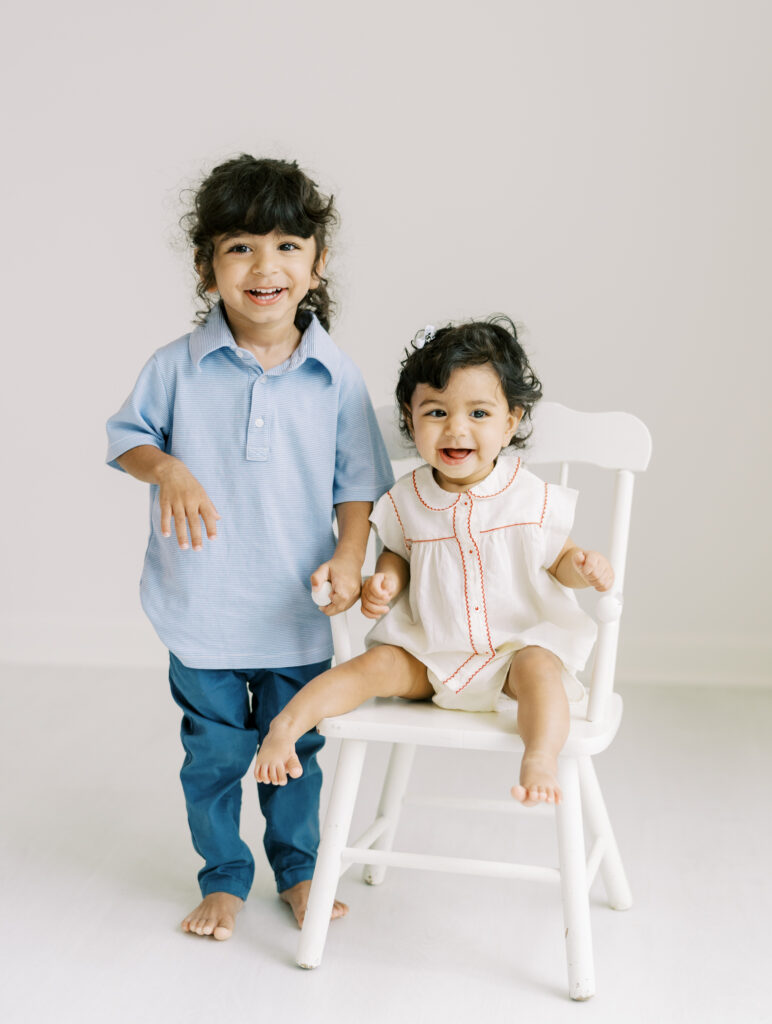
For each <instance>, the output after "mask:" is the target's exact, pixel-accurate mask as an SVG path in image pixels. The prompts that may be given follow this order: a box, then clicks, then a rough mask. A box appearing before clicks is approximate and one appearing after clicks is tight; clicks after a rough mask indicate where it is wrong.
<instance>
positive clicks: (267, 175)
mask: <svg viewBox="0 0 772 1024" xmlns="http://www.w3.org/2000/svg"><path fill="white" fill-rule="evenodd" d="M244 171H245V173H243V174H241V175H239V176H238V180H237V181H235V182H232V183H231V187H230V189H228V190H227V192H225V191H224V192H223V193H222V194H221V195H219V196H217V197H216V199H215V201H214V202H210V203H209V204H208V205H209V209H208V210H207V211H206V212H207V217H206V220H207V223H206V227H205V231H206V233H207V234H208V235H209V237H210V238H214V237H215V236H216V235H231V234H238V233H240V232H247V233H249V234H251V235H267V234H270V233H271V232H272V231H278V232H280V233H282V234H285V235H295V236H297V237H298V238H311V237H312V236H316V235H318V234H319V231H320V229H322V231H323V229H324V225H325V222H326V220H327V215H328V211H327V209H326V208H324V207H323V208H322V209H321V210H319V209H315V208H314V204H313V200H312V199H311V196H307V195H304V192H307V191H308V189H307V188H304V187H303V186H304V184H305V183H304V181H303V180H302V178H301V176H300V175H299V174H287V173H286V171H285V172H283V173H282V172H277V170H276V169H274V168H272V167H264V166H263V167H260V166H257V167H249V168H244ZM212 198H215V197H212ZM218 200H219V201H218ZM309 200H310V201H309Z"/></svg>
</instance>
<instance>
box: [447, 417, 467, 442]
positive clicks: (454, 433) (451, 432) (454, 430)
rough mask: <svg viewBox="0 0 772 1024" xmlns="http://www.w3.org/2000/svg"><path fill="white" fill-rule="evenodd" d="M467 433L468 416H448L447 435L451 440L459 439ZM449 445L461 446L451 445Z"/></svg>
mask: <svg viewBox="0 0 772 1024" xmlns="http://www.w3.org/2000/svg"><path fill="white" fill-rule="evenodd" d="M465 434H466V418H465V417H464V416H462V415H458V416H448V418H447V419H446V420H445V436H446V437H447V439H448V440H449V441H458V440H459V439H460V438H463V437H464V436H465ZM449 447H456V448H457V447H459V445H451V446H449Z"/></svg>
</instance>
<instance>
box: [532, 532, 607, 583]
mask: <svg viewBox="0 0 772 1024" xmlns="http://www.w3.org/2000/svg"><path fill="white" fill-rule="evenodd" d="M547 571H548V572H549V573H550V574H551V575H552V576H554V577H555V579H556V580H557V581H558V583H562V584H563V586H564V587H572V588H573V589H575V590H577V589H580V588H581V587H595V589H596V590H610V589H611V586H612V584H613V582H614V570H613V569H612V568H611V563H610V562H609V561H608V559H607V558H605V557H604V556H603V555H601V554H599V553H598V552H597V551H585V549H584V548H578V547H577V546H576V544H574V542H573V541H572V540H571V538H570V537H569V538H568V540H567V541H566V542H565V544H564V545H563V550H562V551H561V552H560V554H559V555H558V557H557V558H556V559H555V561H554V562H553V563H552V565H551V566H550V567H549V569H548V570H547Z"/></svg>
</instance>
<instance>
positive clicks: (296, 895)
mask: <svg viewBox="0 0 772 1024" xmlns="http://www.w3.org/2000/svg"><path fill="white" fill-rule="evenodd" d="M310 890H311V882H310V880H309V881H307V882H298V883H297V885H293V886H292V887H291V888H290V889H285V890H284V892H280V893H279V899H282V900H284V902H285V903H287V904H289V906H290V908H291V910H292V913H293V914H294V915H295V920H296V921H297V923H298V928H302V927H303V918H304V917H305V916H306V907H307V906H308V893H309V892H310ZM347 913H348V906H347V905H346V904H345V903H341V902H340V900H335V902H334V903H333V905H332V913H331V914H330V920H331V921H334V920H335V918H336V917H345V916H346V914H347Z"/></svg>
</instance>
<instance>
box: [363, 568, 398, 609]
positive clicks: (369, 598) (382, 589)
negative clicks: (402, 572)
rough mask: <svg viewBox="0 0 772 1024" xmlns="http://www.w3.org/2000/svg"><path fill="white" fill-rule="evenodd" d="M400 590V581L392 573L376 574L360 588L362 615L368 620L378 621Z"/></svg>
mask: <svg viewBox="0 0 772 1024" xmlns="http://www.w3.org/2000/svg"><path fill="white" fill-rule="evenodd" d="M400 589H401V588H400V581H399V579H398V577H397V576H396V575H395V574H394V573H392V572H376V573H375V574H374V575H373V576H370V577H369V578H368V579H366V580H365V582H364V584H363V586H362V614H363V615H364V616H366V618H368V619H380V617H381V616H382V615H385V614H386V612H387V611H388V610H389V602H390V601H391V600H392V599H393V598H394V597H396V595H397V594H398V593H399V591H400Z"/></svg>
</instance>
